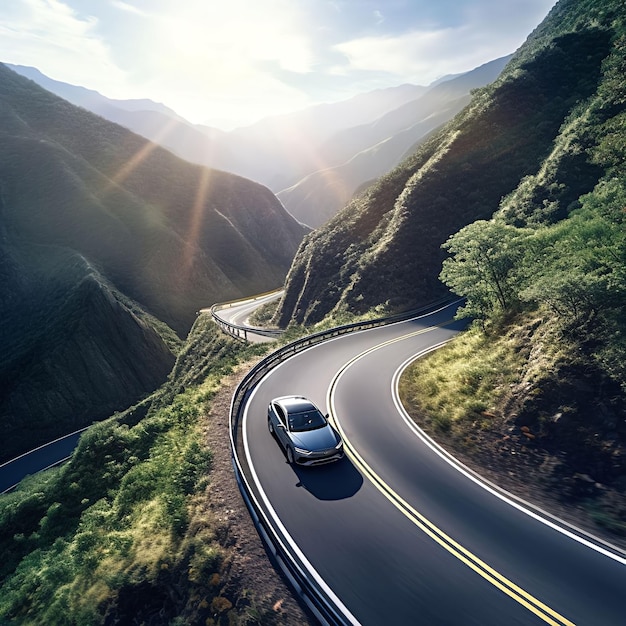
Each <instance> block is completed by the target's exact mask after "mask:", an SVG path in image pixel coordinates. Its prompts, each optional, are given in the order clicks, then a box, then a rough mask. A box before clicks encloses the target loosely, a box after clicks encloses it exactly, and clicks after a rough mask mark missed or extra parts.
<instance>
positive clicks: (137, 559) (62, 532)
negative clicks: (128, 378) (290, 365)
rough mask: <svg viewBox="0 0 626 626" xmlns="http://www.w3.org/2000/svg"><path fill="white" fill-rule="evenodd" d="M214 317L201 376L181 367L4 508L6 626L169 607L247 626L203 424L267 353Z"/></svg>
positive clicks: (198, 347) (1, 541)
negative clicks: (213, 501)
mask: <svg viewBox="0 0 626 626" xmlns="http://www.w3.org/2000/svg"><path fill="white" fill-rule="evenodd" d="M205 318H208V316H201V319H199V320H198V322H197V324H196V326H195V327H194V330H193V331H192V333H191V334H190V341H189V343H188V344H187V345H186V347H185V350H183V351H182V352H181V356H180V357H179V360H182V361H185V360H187V361H189V362H190V363H191V362H192V363H194V364H195V366H196V367H195V368H194V367H182V366H181V367H178V368H175V370H174V372H173V374H172V375H171V377H170V380H169V382H168V383H167V385H165V386H164V387H163V388H162V389H161V390H159V391H158V392H157V393H155V394H154V396H153V397H152V398H150V399H149V400H148V401H144V403H143V406H141V407H135V408H133V409H131V410H128V411H126V412H123V413H119V414H116V415H115V416H113V417H112V418H110V419H109V420H107V421H105V422H102V423H100V424H97V425H95V426H93V427H92V428H90V429H89V430H88V431H87V432H86V434H85V435H84V436H83V437H82V439H81V441H80V443H79V445H78V448H77V450H76V451H75V453H74V455H73V457H72V459H71V461H70V462H69V463H68V464H67V465H65V466H63V467H61V468H58V469H56V470H54V471H52V472H44V473H42V474H39V475H37V476H34V477H32V478H30V479H29V480H27V481H24V482H23V484H22V485H21V486H20V487H19V489H18V490H17V491H16V492H14V493H12V494H9V495H7V496H3V497H2V498H1V499H0V549H1V551H2V554H3V562H2V564H1V565H0V621H1V622H3V623H4V621H10V622H11V623H28V624H81V625H89V624H94V625H95V624H102V623H104V621H105V616H106V615H107V614H109V615H117V616H118V619H120V620H122V621H123V619H126V618H128V615H125V616H124V611H130V612H133V613H137V614H139V615H141V611H142V610H145V611H147V612H149V607H150V604H151V603H153V602H155V601H158V602H159V603H160V604H161V606H162V607H164V608H163V610H164V611H165V613H166V614H168V611H170V612H171V619H174V617H175V615H178V614H180V613H181V612H184V610H185V607H186V606H187V607H188V606H190V605H193V607H194V608H193V611H195V613H194V616H195V617H194V619H199V616H203V617H202V620H203V623H204V620H206V619H208V618H209V615H210V612H211V610H212V609H211V607H213V609H216V607H218V608H219V609H220V616H221V617H220V618H219V619H216V622H215V623H229V620H230V622H232V620H235V622H233V623H236V619H237V617H236V615H235V614H234V613H232V611H231V610H230V609H231V608H232V605H231V607H229V606H228V604H227V602H230V601H229V600H227V599H226V598H225V597H224V595H223V591H224V590H223V585H222V583H221V580H222V578H223V570H224V567H226V563H227V560H228V559H227V555H228V550H227V548H226V547H224V545H223V542H221V541H220V537H221V536H222V535H223V534H224V531H223V529H222V528H221V525H222V523H221V522H219V521H217V520H215V519H213V518H212V516H211V513H210V510H207V507H206V503H205V501H204V500H205V499H206V498H205V497H204V496H202V494H203V493H204V490H205V489H206V487H207V484H208V483H209V481H210V477H211V457H212V455H211V451H210V450H209V449H208V447H207V445H206V443H205V441H204V438H203V436H202V417H203V416H204V415H206V413H207V411H208V408H209V407H210V404H211V400H212V398H213V397H214V395H215V393H216V391H217V390H218V389H219V387H220V381H221V379H222V378H223V376H224V375H226V374H228V373H230V372H231V371H232V369H233V367H235V366H236V364H237V363H238V362H239V361H241V360H245V359H246V358H249V357H250V356H251V355H253V354H256V353H257V352H258V351H259V347H253V348H249V347H247V346H245V345H244V344H242V343H240V342H237V341H234V340H230V339H229V338H226V337H224V336H223V335H222V334H221V333H220V332H219V331H218V330H217V328H216V327H215V325H214V324H212V322H210V321H209V320H208V319H205ZM201 496H202V497H201ZM203 498H204V500H203ZM172 597H173V598H174V600H172ZM155 599H156V600H155ZM135 604H136V606H135ZM127 605H128V606H127ZM125 607H126V608H125ZM133 607H134V608H133ZM146 607H148V608H146ZM168 607H169V608H168ZM202 607H204V608H202ZM229 613H230V616H229ZM135 616H136V615H135ZM143 617H144V618H146V619H147V615H144V616H143ZM222 618H223V620H225V621H223V622H222V621H220V620H221V619H222ZM164 619H165V618H164ZM167 619H169V618H167Z"/></svg>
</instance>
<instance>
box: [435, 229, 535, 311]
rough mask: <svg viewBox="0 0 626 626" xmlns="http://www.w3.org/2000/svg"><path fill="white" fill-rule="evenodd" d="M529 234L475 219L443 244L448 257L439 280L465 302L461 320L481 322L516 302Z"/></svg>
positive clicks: (522, 230)
mask: <svg viewBox="0 0 626 626" xmlns="http://www.w3.org/2000/svg"><path fill="white" fill-rule="evenodd" d="M531 232H532V231H530V230H528V229H520V228H516V227H514V226H510V225H508V224H505V223H503V222H501V221H498V220H490V221H485V220H479V221H477V222H474V223H472V224H470V225H469V226H466V227H465V228H463V229H462V230H460V231H459V232H458V233H456V234H455V235H452V237H450V238H449V239H448V241H447V242H446V243H445V244H443V246H442V247H443V248H444V249H445V250H447V251H448V252H449V253H450V254H451V256H450V257H449V258H447V259H445V260H444V262H443V268H442V271H441V274H440V276H439V278H440V279H441V280H442V281H443V282H444V283H446V285H448V287H450V289H452V291H454V292H455V293H456V294H458V295H459V296H464V297H465V298H466V299H467V303H466V305H465V307H464V308H463V309H461V310H460V311H459V313H460V315H461V316H463V317H475V318H477V319H482V320H485V319H487V318H489V317H490V316H491V315H492V314H493V313H495V312H497V311H506V310H507V309H510V308H512V307H513V306H515V305H516V303H517V302H518V292H519V288H520V286H521V285H520V281H521V273H520V262H521V260H522V259H523V256H524V249H525V246H526V243H527V241H528V239H529V237H530V234H531Z"/></svg>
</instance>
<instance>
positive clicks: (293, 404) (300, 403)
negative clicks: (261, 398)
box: [272, 396, 317, 413]
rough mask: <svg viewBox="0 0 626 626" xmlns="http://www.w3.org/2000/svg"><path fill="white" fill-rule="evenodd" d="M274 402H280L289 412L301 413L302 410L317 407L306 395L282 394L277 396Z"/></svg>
mask: <svg viewBox="0 0 626 626" xmlns="http://www.w3.org/2000/svg"><path fill="white" fill-rule="evenodd" d="M272 402H276V403H277V404H280V406H282V407H283V408H284V409H285V410H286V411H287V413H299V412H300V411H310V410H312V409H317V407H316V406H315V405H314V404H313V403H312V402H311V401H310V400H307V399H306V398H305V397H304V396H282V397H280V398H275V399H274V400H272Z"/></svg>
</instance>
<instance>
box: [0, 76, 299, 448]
mask: <svg viewBox="0 0 626 626" xmlns="http://www.w3.org/2000/svg"><path fill="white" fill-rule="evenodd" d="M140 106H143V105H140ZM155 113H156V114H162V112H159V111H155ZM305 233H306V229H305V228H304V227H303V226H302V225H301V224H299V223H298V222H297V221H296V220H295V219H293V217H291V216H290V215H289V214H288V213H287V212H286V211H285V209H284V208H283V207H282V206H281V204H280V202H279V201H278V200H277V199H276V197H275V196H274V195H273V194H272V193H271V192H270V191H269V190H268V189H267V188H266V187H263V186H262V185H260V184H258V183H254V182H252V181H249V180H246V179H243V178H241V177H238V176H234V175H232V174H227V173H224V172H219V171H215V170H210V169H207V168H205V167H202V166H199V165H194V164H191V163H188V162H186V161H183V160H182V159H180V158H178V157H176V156H174V155H173V154H172V153H170V152H168V151H167V150H165V149H163V148H161V147H160V146H158V145H156V144H154V143H151V142H148V141H146V139H144V138H143V137H139V136H138V135H135V134H134V133H132V132H130V131H129V130H127V129H125V128H122V127H121V126H119V125H116V124H112V123H111V122H109V121H107V120H105V119H103V118H102V117H98V116H96V115H94V114H93V113H91V112H89V111H87V110H85V109H84V108H79V107H77V106H74V105H72V104H70V103H69V102H67V101H65V100H62V99H61V98H59V97H58V96H56V95H53V94H52V93H50V92H48V91H46V90H44V89H42V88H41V87H40V86H38V85H36V84H35V83H34V82H32V81H29V80H27V79H26V78H24V77H22V76H19V75H18V74H16V73H15V72H13V71H11V70H10V69H8V68H6V67H5V66H3V65H0V277H1V280H0V342H1V344H2V353H1V356H0V420H1V421H2V424H3V430H4V435H3V445H2V449H0V461H1V460H3V459H6V457H7V456H10V455H12V454H15V453H17V452H19V451H21V450H23V449H24V448H25V447H28V446H30V447H32V446H33V445H35V444H37V443H40V442H42V441H45V440H49V439H52V438H54V436H56V435H59V434H63V433H65V432H68V431H70V430H72V429H74V428H78V427H79V426H82V425H85V424H88V423H90V422H91V421H93V420H95V419H100V418H102V417H105V416H108V415H110V414H111V413H112V412H113V411H114V410H119V409H124V408H126V407H127V406H129V405H130V404H132V403H133V402H134V401H136V400H137V398H138V397H140V396H142V395H144V394H145V393H147V392H149V391H151V390H152V389H154V388H155V387H156V386H158V385H159V384H161V383H162V382H163V380H164V379H165V377H166V376H167V374H168V372H169V371H170V370H171V367H172V365H173V363H174V359H175V353H176V350H177V344H178V343H179V342H180V340H179V339H178V338H177V336H176V334H175V333H177V334H178V335H179V336H184V335H185V334H186V333H187V331H188V330H189V328H190V327H191V325H192V323H193V322H194V319H195V316H196V312H197V311H198V310H199V309H200V308H201V307H204V306H208V305H211V304H213V303H214V302H217V301H220V300H227V299H232V298H237V297H241V296H246V295H249V294H251V293H259V292H262V291H266V290H269V289H272V288H275V287H278V286H280V285H281V284H282V283H283V280H284V277H285V274H286V271H287V269H288V267H289V265H290V263H291V260H292V258H293V255H294V253H295V251H296V249H297V247H298V245H299V243H300V241H301V239H302V237H303V236H304V235H305ZM273 244H275V245H273ZM172 329H173V330H172ZM174 331H175V332H174ZM35 424H36V429H34V425H35Z"/></svg>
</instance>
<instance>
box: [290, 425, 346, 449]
mask: <svg viewBox="0 0 626 626" xmlns="http://www.w3.org/2000/svg"><path fill="white" fill-rule="evenodd" d="M291 440H292V441H293V443H294V445H295V446H296V447H298V448H303V449H305V450H326V449H328V448H334V447H335V446H336V445H337V444H338V443H339V439H338V438H337V435H336V434H335V433H334V431H333V429H332V428H331V427H330V426H324V428H316V429H315V430H307V431H305V432H301V433H291Z"/></svg>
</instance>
